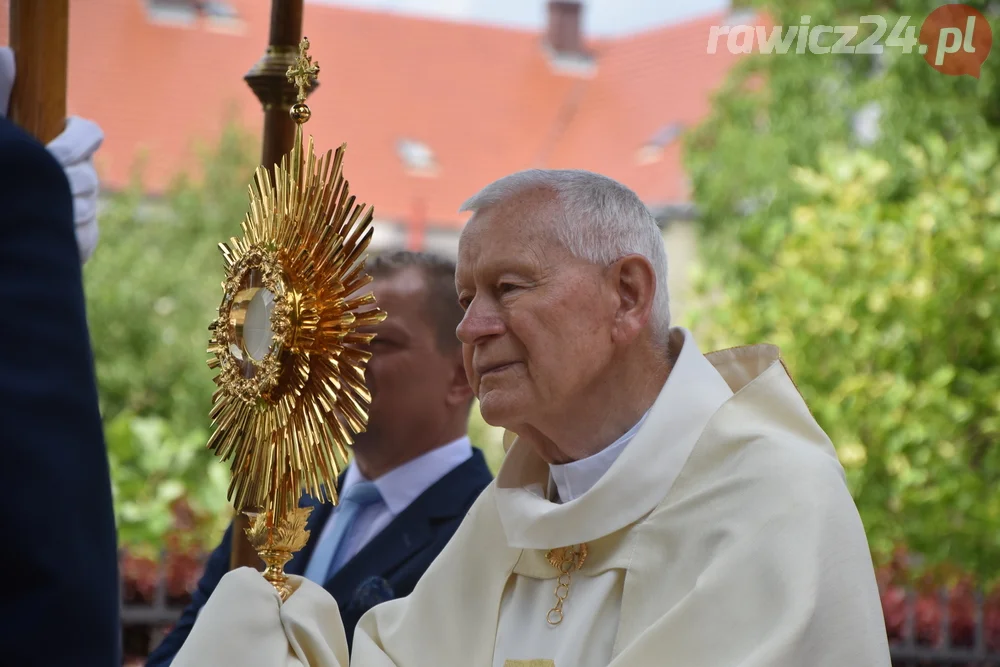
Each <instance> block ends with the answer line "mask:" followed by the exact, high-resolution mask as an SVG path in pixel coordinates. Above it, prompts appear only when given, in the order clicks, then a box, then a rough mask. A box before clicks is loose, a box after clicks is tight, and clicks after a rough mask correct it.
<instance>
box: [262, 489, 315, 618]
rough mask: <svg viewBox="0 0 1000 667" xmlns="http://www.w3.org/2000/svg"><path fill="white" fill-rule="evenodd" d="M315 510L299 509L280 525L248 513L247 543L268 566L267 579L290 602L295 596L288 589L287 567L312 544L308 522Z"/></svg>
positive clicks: (280, 522)
mask: <svg viewBox="0 0 1000 667" xmlns="http://www.w3.org/2000/svg"><path fill="white" fill-rule="evenodd" d="M312 509H313V508H312V507H299V508H297V509H296V510H295V511H293V512H291V513H290V514H288V515H287V516H285V517H284V518H283V519H282V520H280V521H278V522H277V523H273V522H268V515H266V514H258V513H255V512H247V516H249V517H250V527H249V528H247V530H246V534H247V539H248V540H250V544H251V545H252V546H253V548H254V549H255V550H256V551H257V553H258V554H259V555H260V557H261V560H263V561H264V563H265V564H267V568H266V569H265V570H264V578H265V579H267V580H268V581H269V582H271V585H272V586H274V588H275V589H276V590H277V591H278V594H279V595H281V599H282V600H287V599H288V596H289V595H291V593H292V589H291V588H290V587H289V586H288V575H286V574H285V564H286V563H288V561H290V560H291V559H292V556H293V555H294V554H295V552H296V551H298V550H299V549H301V548H302V547H304V546H305V545H306V542H308V541H309V531H308V530H306V521H308V519H309V514H310V513H311V512H312Z"/></svg>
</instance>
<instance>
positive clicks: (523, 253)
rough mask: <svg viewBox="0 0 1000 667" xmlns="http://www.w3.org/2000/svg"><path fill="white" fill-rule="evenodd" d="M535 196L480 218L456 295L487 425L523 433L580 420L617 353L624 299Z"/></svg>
mask: <svg viewBox="0 0 1000 667" xmlns="http://www.w3.org/2000/svg"><path fill="white" fill-rule="evenodd" d="M564 215H565V214H564V213H563V211H562V208H561V207H560V206H559V205H558V203H557V202H556V201H554V200H553V198H552V196H551V195H550V194H548V193H545V192H535V193H531V194H527V195H523V196H521V197H518V198H517V201H515V202H511V203H507V204H498V205H496V206H494V207H490V208H487V209H484V210H482V211H480V212H479V213H477V214H476V215H475V216H474V217H473V219H472V220H470V221H469V224H468V225H466V228H465V230H464V231H463V232H462V237H461V240H460V242H459V253H458V268H457V272H456V280H455V282H456V288H457V291H458V297H459V301H460V303H461V305H462V307H463V308H464V309H465V317H464V319H463V320H462V322H461V324H460V325H459V327H458V331H457V333H458V337H459V339H460V340H461V342H462V345H463V354H464V362H465V372H466V374H467V376H468V379H469V384H470V385H471V387H472V390H473V392H474V393H475V394H476V396H477V397H478V398H479V401H480V408H481V410H482V414H483V418H484V419H485V420H486V421H487V422H488V423H489V424H492V425H494V426H501V427H504V428H507V429H509V430H511V431H513V432H515V433H519V434H522V433H523V432H524V431H527V430H530V429H537V430H538V431H540V432H541V433H542V434H545V433H546V431H548V430H551V429H552V428H553V427H555V428H559V426H560V425H561V424H564V423H565V422H566V420H568V419H573V418H574V414H575V411H578V410H579V409H580V408H579V404H580V403H579V400H578V399H579V398H580V397H581V396H585V395H587V392H590V391H592V390H593V388H594V387H595V386H597V385H598V384H599V383H600V380H601V378H602V377H603V376H604V374H605V373H606V370H607V368H608V366H609V364H610V362H611V360H612V357H613V353H614V349H613V343H612V336H611V334H610V327H611V325H612V321H611V320H613V313H614V310H615V304H614V294H613V292H609V290H608V288H607V280H606V277H605V272H604V267H600V266H597V265H595V264H593V263H591V262H588V261H585V260H582V259H578V258H576V257H573V256H572V255H571V254H570V253H569V251H568V250H566V248H565V247H564V246H563V245H562V244H561V243H560V242H559V241H558V239H557V237H556V235H555V233H554V229H553V224H554V222H555V221H559V220H560V219H561V218H562V217H564Z"/></svg>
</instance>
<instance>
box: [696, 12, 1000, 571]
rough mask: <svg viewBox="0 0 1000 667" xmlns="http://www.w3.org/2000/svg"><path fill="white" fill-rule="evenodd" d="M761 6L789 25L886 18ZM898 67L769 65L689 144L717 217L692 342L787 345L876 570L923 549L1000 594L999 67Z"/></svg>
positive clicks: (795, 60) (735, 91) (823, 62)
mask: <svg viewBox="0 0 1000 667" xmlns="http://www.w3.org/2000/svg"><path fill="white" fill-rule="evenodd" d="M756 4H757V5H758V6H762V4H766V6H767V8H768V9H769V11H770V12H771V13H772V15H774V16H777V17H778V19H776V20H777V22H779V23H781V22H784V23H785V24H791V23H796V22H798V16H799V15H800V14H811V15H812V16H813V21H812V22H813V24H814V25H815V24H819V23H825V24H828V25H837V24H838V22H840V23H843V22H844V21H845V20H846V19H845V17H849V16H852V15H853V16H855V17H857V16H859V15H863V14H871V13H875V10H874V9H873V8H872V7H871V6H870V3H864V4H865V6H864V7H862V6H861V3H859V2H843V3H842V2H838V3H836V5H834V4H833V3H832V2H808V3H806V2H795V1H793V0H787V1H779V2H770V3H756ZM936 4H937V3H925V2H916V1H913V2H884V3H879V7H878V13H880V14H883V15H886V16H887V17H888V23H889V26H890V27H891V26H892V25H893V23H894V21H895V18H894V16H893V12H895V13H896V14H900V13H909V14H912V15H914V16H915V17H916V18H915V20H919V19H920V16H921V15H926V13H927V12H928V11H930V9H932V8H933V6H934V5H936ZM805 5H808V8H804V6H805ZM793 16H794V18H792V17H793ZM997 31H998V26H996V24H995V22H994V33H995V34H1000V33H998V32H997ZM888 51H889V49H887V56H888V57H887V59H886V63H885V68H884V70H882V71H881V72H875V73H873V72H872V71H871V70H870V62H869V63H867V64H866V61H865V59H864V58H862V57H859V56H843V57H838V56H822V55H817V56H811V55H791V56H757V57H750V58H748V59H747V61H746V62H745V63H744V64H743V65H742V66H741V67H740V68H739V71H737V72H736V73H735V74H734V76H733V77H732V79H731V80H730V81H729V83H728V84H727V86H726V89H725V90H724V91H723V92H722V93H721V94H720V96H719V98H718V101H717V103H716V106H715V107H714V111H713V114H712V116H711V118H709V119H708V120H707V122H706V123H705V124H704V125H702V126H701V127H699V128H698V129H697V131H695V132H694V133H693V135H692V136H691V138H690V142H689V144H688V147H689V153H688V156H689V164H690V166H691V169H692V174H693V182H694V190H695V198H696V203H697V205H698V207H699V209H700V210H701V211H702V212H703V214H704V219H703V221H702V222H703V224H704V227H703V235H702V239H701V255H702V257H701V265H700V267H699V272H698V276H697V278H696V282H697V291H698V293H699V295H700V300H701V301H700V303H701V308H700V310H699V312H697V313H695V314H693V318H694V325H693V326H694V328H696V329H697V330H698V332H699V336H700V338H702V339H703V340H704V346H705V347H706V348H720V347H727V346H730V345H737V344H745V343H753V342H762V341H766V342H772V343H775V344H777V345H779V346H780V347H781V349H782V354H783V357H784V358H785V360H786V363H787V364H788V366H789V368H790V371H791V373H792V376H793V377H794V378H795V380H796V383H797V384H798V386H799V388H800V390H801V392H802V394H803V395H804V397H805V399H806V401H807V402H808V403H809V405H810V407H811V408H812V410H813V413H814V414H815V416H816V418H817V420H818V421H819V422H820V424H821V425H822V426H823V427H824V429H825V430H826V431H827V432H828V433H829V434H830V436H831V438H832V440H833V441H834V444H835V445H836V446H837V448H838V452H839V454H840V457H841V460H842V462H843V463H844V466H845V468H846V470H847V473H848V481H849V484H850V488H851V490H852V493H853V494H854V497H855V499H856V501H857V504H858V507H859V510H860V512H861V515H862V518H863V520H864V522H865V525H866V528H867V530H868V534H869V538H870V541H871V546H872V549H873V552H874V553H875V554H876V556H879V557H882V556H888V554H889V552H890V551H891V549H892V548H893V546H894V545H897V544H905V545H907V546H908V547H909V548H910V549H912V550H913V551H914V552H917V553H919V554H921V555H922V556H923V557H924V559H925V563H926V564H927V565H929V566H935V565H941V564H944V563H950V564H952V565H957V566H959V567H960V568H962V569H965V570H968V571H972V572H974V573H976V574H978V575H979V576H980V577H981V578H983V579H985V580H990V579H995V578H996V577H998V576H1000V566H998V564H1000V495H998V494H997V493H996V492H995V489H996V488H997V484H998V483H1000V447H998V446H997V445H998V443H1000V417H998V414H1000V334H998V333H997V330H996V327H995V326H993V323H994V322H995V321H996V319H997V316H998V313H1000V131H998V124H1000V105H998V100H1000V95H998V89H1000V86H998V81H997V74H998V72H1000V58H996V57H991V58H990V59H989V60H987V62H986V65H985V66H984V68H983V73H982V78H981V79H980V80H979V81H976V80H973V79H971V78H969V77H948V76H945V75H942V74H940V73H938V72H936V71H935V70H933V69H932V68H931V67H929V66H928V65H927V64H926V63H925V62H924V61H923V60H922V59H921V58H920V57H919V56H913V57H910V56H904V55H899V54H895V55H893V54H889V53H888ZM993 55H994V56H995V55H996V54H993ZM755 77H757V78H755ZM748 81H755V83H754V85H747V82H748ZM872 101H874V102H877V103H878V104H879V105H880V107H881V108H882V119H881V123H880V130H881V132H880V136H879V138H878V140H877V141H875V142H873V143H871V144H870V145H867V146H860V145H859V142H858V141H857V140H856V138H855V137H854V135H853V134H852V131H851V124H850V115H851V113H852V112H853V111H854V110H857V109H858V108H860V106H861V105H863V104H865V103H868V102H872ZM748 157H749V158H750V160H751V161H752V162H749V163H748V161H747V158H748ZM748 202H755V203H756V206H749V207H747V206H746V204H747V203H748Z"/></svg>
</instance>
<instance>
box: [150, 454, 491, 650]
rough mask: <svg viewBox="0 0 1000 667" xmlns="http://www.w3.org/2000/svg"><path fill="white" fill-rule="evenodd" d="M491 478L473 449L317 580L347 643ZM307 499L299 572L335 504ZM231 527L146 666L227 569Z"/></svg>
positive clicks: (175, 642)
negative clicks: (335, 611) (334, 604)
mask: <svg viewBox="0 0 1000 667" xmlns="http://www.w3.org/2000/svg"><path fill="white" fill-rule="evenodd" d="M492 479H493V476H492V474H491V473H490V470H489V468H488V467H487V465H486V459H485V458H484V457H483V453H482V452H481V451H479V450H478V449H474V450H473V454H472V458H470V459H469V460H468V461H466V462H465V463H462V464H461V465H459V466H458V467H456V468H455V469H454V470H452V471H451V472H449V473H448V474H447V475H445V476H444V477H442V478H441V479H440V480H438V481H437V482H436V483H435V484H433V485H432V486H431V487H430V488H428V489H427V490H426V491H424V492H423V494H421V495H420V496H419V497H418V498H417V499H416V500H414V501H413V502H412V503H411V504H410V506H409V507H407V508H406V509H405V510H403V512H402V513H400V515H399V516H397V517H396V518H395V519H393V521H392V522H391V523H390V524H389V525H388V526H386V527H385V529H384V530H382V532H380V533H379V534H378V535H376V536H375V537H374V538H373V539H372V540H371V542H369V543H368V544H366V545H365V546H364V547H363V548H362V549H361V550H360V551H359V552H358V553H357V555H355V556H354V558H352V559H351V560H349V561H348V562H347V563H345V564H344V566H343V567H342V568H341V569H340V570H339V571H338V572H337V573H336V574H334V576H333V577H332V578H330V579H329V580H328V581H327V582H326V583H325V584H324V585H323V587H324V588H325V589H326V590H328V591H329V592H330V594H331V595H333V598H334V599H335V600H336V601H337V604H338V605H339V606H340V615H341V617H342V618H343V620H344V629H345V630H346V631H347V642H348V645H350V644H351V642H352V640H353V639H354V627H355V626H356V625H357V623H358V621H359V620H361V616H362V615H364V613H365V612H366V611H368V609H370V608H371V607H373V606H374V605H375V604H377V603H379V602H385V601H386V600H388V599H391V598H393V597H403V596H405V595H409V594H410V592H411V591H413V587H414V586H416V584H417V580H418V579H420V577H421V575H423V573H424V571H425V570H427V568H428V567H429V566H430V564H431V562H432V561H433V560H434V559H435V558H436V557H437V555H438V554H439V553H441V550H442V549H444V546H445V544H447V543H448V540H449V539H451V536H452V535H454V534H455V531H456V530H457V529H458V526H459V524H460V523H462V519H464V518H465V515H466V513H467V512H468V511H469V508H470V507H472V504H473V503H474V502H475V500H476V498H478V497H479V494H480V493H481V492H482V490H483V489H485V488H486V487H487V486H488V485H489V483H490V482H491V481H492ZM341 481H342V480H341ZM306 504H313V505H315V506H316V509H314V510H313V512H312V514H311V515H310V517H309V523H308V525H307V528H308V529H309V531H310V534H309V543H308V544H307V545H306V546H305V548H304V549H303V550H302V551H300V552H299V553H298V554H296V555H295V557H294V558H293V559H292V560H291V562H289V563H288V565H287V566H286V567H285V571H286V572H288V573H289V574H299V575H301V574H302V573H303V572H304V571H305V568H306V564H307V563H308V562H309V557H310V556H311V555H312V551H313V549H314V548H315V546H316V542H317V541H318V540H319V534H320V532H321V531H322V530H323V525H324V524H325V523H326V520H327V517H329V516H330V512H331V511H332V509H333V506H332V505H330V504H329V503H326V504H318V503H316V502H315V501H313V500H311V499H309V500H308V502H307V503H306ZM232 530H233V527H232V525H230V526H229V528H228V529H227V530H226V534H225V536H223V538H222V543H221V544H220V545H219V546H218V547H217V548H216V549H215V551H214V552H213V553H212V555H211V557H210V558H209V559H208V563H207V564H206V566H205V574H204V575H203V576H202V578H201V581H199V582H198V588H197V590H196V591H195V593H194V596H193V598H192V600H191V604H190V605H188V607H187V609H185V610H184V614H183V615H182V616H181V618H180V620H179V621H178V622H177V624H176V625H175V626H174V629H173V630H172V631H171V633H170V634H169V635H167V636H166V638H164V640H163V642H162V643H161V644H160V645H159V646H158V647H157V648H156V650H154V651H153V653H152V654H151V655H150V656H149V659H148V661H147V662H146V667H166V666H167V665H169V664H170V663H171V661H172V660H173V659H174V656H175V655H177V652H178V651H179V650H180V648H181V646H182V645H183V644H184V640H185V639H187V636H188V634H190V632H191V628H192V627H193V626H194V621H195V619H196V618H197V616H198V611H199V610H200V609H201V608H202V607H203V606H204V605H205V603H206V602H207V601H208V598H209V596H210V595H211V594H212V591H214V590H215V587H216V586H217V585H218V584H219V580H220V579H222V577H223V575H224V574H226V572H228V571H229V558H230V549H231V544H232ZM373 578H374V579H373Z"/></svg>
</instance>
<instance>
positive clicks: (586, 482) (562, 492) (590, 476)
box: [549, 410, 649, 503]
mask: <svg viewBox="0 0 1000 667" xmlns="http://www.w3.org/2000/svg"><path fill="white" fill-rule="evenodd" d="M648 416H649V411H648V410H647V411H646V414H644V415H643V416H642V418H640V419H639V421H638V422H637V423H636V424H635V426H633V427H632V428H630V429H629V430H628V431H627V432H626V433H625V435H623V436H622V437H620V438H618V439H617V440H615V441H614V442H613V443H611V444H610V445H608V446H607V447H605V448H604V449H602V450H601V451H599V452H597V453H596V454H593V455H591V456H588V457H587V458H585V459H580V460H579V461H570V462H569V463H561V464H556V463H550V464H549V475H550V489H549V497H550V498H556V499H558V500H557V501H558V502H561V503H568V502H570V501H571V500H575V499H576V498H578V497H580V496H582V495H583V494H585V493H586V492H587V491H589V490H590V489H591V487H593V486H594V484H597V481H598V480H599V479H601V477H603V476H604V473H606V472H607V471H608V470H609V469H610V468H611V466H612V464H614V462H615V460H616V459H617V458H618V455H619V454H621V453H622V451H623V450H624V449H625V445H627V444H628V443H629V441H630V440H631V439H632V438H633V437H635V434H636V433H638V432H639V427H640V426H642V423H643V422H644V421H646V417H648ZM553 484H554V485H555V487H556V488H555V489H554V490H555V494H553V493H552V491H553V489H552V488H551V485H553Z"/></svg>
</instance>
